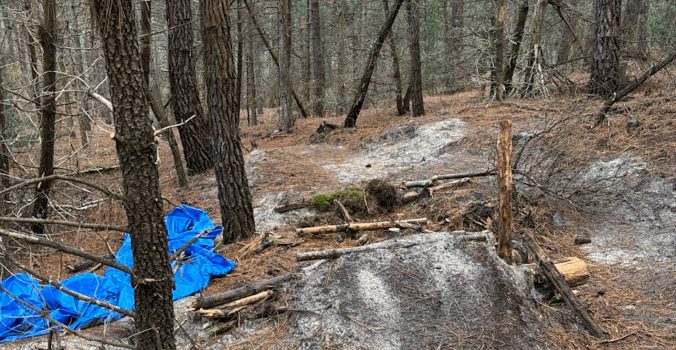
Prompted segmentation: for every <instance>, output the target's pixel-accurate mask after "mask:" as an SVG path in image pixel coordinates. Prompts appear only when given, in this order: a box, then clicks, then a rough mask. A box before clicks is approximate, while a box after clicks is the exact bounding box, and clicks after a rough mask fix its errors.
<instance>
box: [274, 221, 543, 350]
mask: <svg viewBox="0 0 676 350" xmlns="http://www.w3.org/2000/svg"><path fill="white" fill-rule="evenodd" d="M462 234H463V233H462V232H455V233H450V234H449V233H437V234H425V235H415V236H409V237H405V238H401V239H400V240H402V241H404V242H408V243H410V244H411V246H410V247H407V248H394V249H381V250H373V251H370V252H368V253H360V254H353V255H347V256H343V257H341V258H338V259H335V260H323V261H321V262H318V263H315V264H313V265H311V266H309V267H307V268H305V269H304V270H303V271H302V274H301V277H300V279H299V281H298V282H297V283H296V284H295V285H292V286H290V287H289V288H288V290H287V291H286V293H287V294H288V295H289V300H288V307H289V309H290V310H297V311H298V312H293V313H291V315H290V316H289V320H288V324H287V327H288V329H287V335H286V337H285V340H284V341H282V342H280V343H279V344H278V347H279V348H294V349H323V348H326V347H327V346H329V345H330V347H332V348H341V349H352V348H359V349H437V348H450V347H453V348H478V347H488V348H492V347H496V346H497V347H501V348H515V349H525V348H533V347H535V346H536V345H541V344H542V343H541V342H540V341H539V340H538V339H537V338H536V337H535V336H534V334H535V330H534V329H531V326H529V325H528V324H527V322H526V320H527V319H529V318H530V317H531V316H532V314H531V311H530V310H529V308H528V307H527V306H524V305H523V304H522V300H523V299H522V298H521V297H518V296H517V295H523V294H524V292H522V291H523V289H521V288H523V286H524V285H525V284H523V283H524V280H523V279H521V278H520V277H518V276H519V275H518V274H517V273H513V272H512V270H511V268H509V267H507V266H506V265H504V264H503V263H502V262H501V261H500V260H499V259H498V258H497V257H496V256H495V254H494V252H493V250H492V249H491V248H489V246H488V244H487V243H486V242H478V241H469V240H463V239H462ZM489 241H490V240H489ZM505 324H509V325H510V327H504V325H505ZM469 338H471V340H470V339H469ZM496 339H499V342H497V341H496ZM506 344H509V345H506Z"/></svg>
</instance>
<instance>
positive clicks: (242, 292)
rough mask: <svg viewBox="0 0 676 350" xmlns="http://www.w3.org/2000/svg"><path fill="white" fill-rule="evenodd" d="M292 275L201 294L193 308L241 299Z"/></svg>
mask: <svg viewBox="0 0 676 350" xmlns="http://www.w3.org/2000/svg"><path fill="white" fill-rule="evenodd" d="M293 277H294V275H293V274H290V273H289V274H285V275H281V276H276V277H273V278H269V279H266V280H262V281H257V282H253V283H249V284H246V285H244V286H241V287H238V288H235V289H231V290H228V291H225V292H222V293H218V294H214V295H209V296H203V297H200V298H198V299H197V301H195V304H193V308H195V309H208V308H212V307H214V306H217V305H221V304H224V303H229V302H231V301H233V300H237V299H242V298H244V297H247V296H250V295H253V294H256V293H260V292H262V291H264V290H268V289H270V288H272V287H274V286H276V285H278V284H281V283H284V282H287V281H290V280H291V279H292V278H293Z"/></svg>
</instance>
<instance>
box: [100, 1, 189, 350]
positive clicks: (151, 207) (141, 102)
mask: <svg viewBox="0 0 676 350" xmlns="http://www.w3.org/2000/svg"><path fill="white" fill-rule="evenodd" d="M92 7H93V10H94V13H95V15H96V18H97V22H98V28H99V31H100V34H101V40H102V44H103V49H104V54H105V59H106V67H107V70H108V77H109V79H110V90H111V99H112V104H113V106H114V114H115V131H116V135H115V144H116V148H117V154H118V158H119V161H120V169H121V171H122V182H123V187H124V191H125V196H124V203H125V210H126V213H127V222H128V227H129V232H130V233H131V246H132V254H133V256H134V275H135V281H134V282H133V283H134V286H135V288H134V300H135V311H136V316H137V317H136V319H135V324H136V331H137V332H136V334H135V341H136V346H137V348H138V349H158V350H159V349H164V350H166V349H168V350H173V349H175V348H176V345H175V341H174V308H173V304H172V289H173V287H174V286H173V284H174V283H173V274H172V270H171V265H170V264H169V255H168V254H167V251H168V243H167V232H166V230H165V227H164V222H163V210H162V198H161V194H160V183H159V172H158V169H157V167H156V166H155V156H156V145H155V142H153V139H154V135H153V128H152V125H151V122H150V118H148V98H147V88H146V86H145V83H144V81H143V71H142V68H141V60H140V54H139V49H138V43H137V41H136V40H137V31H136V22H135V18H134V17H135V13H134V4H133V2H132V0H116V1H95V2H92Z"/></svg>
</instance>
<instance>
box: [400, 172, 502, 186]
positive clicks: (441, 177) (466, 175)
mask: <svg viewBox="0 0 676 350" xmlns="http://www.w3.org/2000/svg"><path fill="white" fill-rule="evenodd" d="M490 175H495V170H487V171H482V172H474V173H460V174H446V175H435V176H432V177H431V178H430V179H428V180H418V181H405V182H404V183H402V186H403V187H406V188H410V187H431V186H436V185H437V184H438V183H439V181H440V180H454V179H464V178H470V177H483V176H490Z"/></svg>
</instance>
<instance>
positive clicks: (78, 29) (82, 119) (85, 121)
mask: <svg viewBox="0 0 676 350" xmlns="http://www.w3.org/2000/svg"><path fill="white" fill-rule="evenodd" d="M78 5H79V1H77V0H73V2H72V3H71V7H70V11H71V12H70V13H71V17H72V20H73V30H74V31H75V33H73V42H74V43H75V50H72V51H74V53H71V54H74V55H75V57H74V60H75V67H77V69H78V72H77V73H78V75H84V73H85V66H86V64H85V56H84V55H83V54H82V49H83V48H84V46H83V41H82V37H81V35H82V27H83V26H82V25H81V24H80V21H82V19H80V15H79V13H78V8H79V6H78ZM81 78H82V79H85V77H84V76H82V77H81ZM76 86H78V87H83V84H82V83H81V82H80V81H78V82H77V83H76ZM88 112H89V110H88V109H87V107H86V104H84V103H83V104H82V105H78V112H77V115H78V127H79V131H80V144H81V145H82V147H87V146H88V145H89V136H88V135H87V131H89V130H90V129H91V125H90V123H89V116H88V115H87V114H88Z"/></svg>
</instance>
